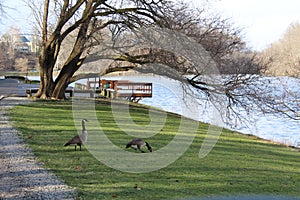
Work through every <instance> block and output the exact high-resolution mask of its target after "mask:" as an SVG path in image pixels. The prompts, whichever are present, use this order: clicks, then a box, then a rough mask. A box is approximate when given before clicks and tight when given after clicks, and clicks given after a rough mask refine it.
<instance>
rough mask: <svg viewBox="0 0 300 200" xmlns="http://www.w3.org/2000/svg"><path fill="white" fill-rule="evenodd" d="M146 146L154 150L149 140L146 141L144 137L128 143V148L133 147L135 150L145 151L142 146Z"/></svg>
mask: <svg viewBox="0 0 300 200" xmlns="http://www.w3.org/2000/svg"><path fill="white" fill-rule="evenodd" d="M144 146H146V147H147V148H148V150H149V151H150V152H152V148H151V146H150V145H149V144H148V142H145V141H144V140H142V139H133V140H131V141H130V142H128V143H127V145H126V148H129V147H131V148H134V149H135V150H138V149H139V150H140V151H141V152H143V153H144V151H143V150H142V148H143V147H144Z"/></svg>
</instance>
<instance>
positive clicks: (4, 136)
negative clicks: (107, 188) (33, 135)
mask: <svg viewBox="0 0 300 200" xmlns="http://www.w3.org/2000/svg"><path fill="white" fill-rule="evenodd" d="M27 102H29V100H28V99H26V98H17V97H8V98H4V99H2V100H0V107H1V110H0V120H1V121H0V147H1V148H0V163H1V165H0V180H1V181H0V200H2V199H3V200H4V199H14V200H15V199H43V200H44V199H73V198H74V196H76V192H75V190H73V189H71V188H69V187H68V186H66V185H65V184H64V183H63V182H62V181H60V180H59V179H58V178H57V177H56V176H55V175H54V174H53V173H51V172H50V171H48V170H46V169H45V168H43V166H42V164H41V163H38V162H37V161H36V160H35V158H34V156H33V154H32V152H31V150H30V149H29V148H28V147H27V146H26V144H25V143H24V141H23V140H22V138H21V137H20V136H19V135H20V133H19V132H18V131H17V130H15V129H14V128H13V127H12V125H11V122H9V120H8V115H7V113H8V110H9V109H10V108H12V106H14V105H17V104H20V103H27Z"/></svg>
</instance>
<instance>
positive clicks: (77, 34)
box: [29, 0, 299, 119]
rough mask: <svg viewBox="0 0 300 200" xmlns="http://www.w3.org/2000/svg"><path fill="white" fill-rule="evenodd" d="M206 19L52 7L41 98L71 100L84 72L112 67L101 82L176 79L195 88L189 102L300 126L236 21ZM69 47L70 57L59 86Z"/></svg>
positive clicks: (173, 10) (164, 4) (128, 7)
mask: <svg viewBox="0 0 300 200" xmlns="http://www.w3.org/2000/svg"><path fill="white" fill-rule="evenodd" d="M29 4H30V5H31V7H32V8H39V7H40V6H38V5H37V4H34V2H32V1H30V2H29ZM35 10H36V11H38V9H35ZM51 11H52V12H51ZM50 12H51V15H50ZM202 12H203V11H202V10H195V9H191V8H190V7H189V6H188V5H186V4H182V3H176V2H175V3H174V2H170V1H165V0H157V1H148V0H125V1H121V2H119V1H116V0H110V1H107V0H102V1H96V0H79V1H76V2H73V3H71V2H69V1H68V0H64V1H53V2H52V1H50V0H45V1H44V4H43V11H42V12H36V13H35V16H36V18H37V19H38V20H39V19H40V20H41V21H40V23H39V25H40V27H41V30H42V33H41V35H42V47H41V53H40V76H41V84H40V89H39V92H38V93H37V97H39V98H56V99H57V98H58V99H61V98H64V97H65V89H66V87H67V86H68V84H69V83H71V82H73V81H76V80H78V79H80V78H83V77H86V75H78V74H75V73H76V72H77V71H78V69H79V68H80V67H82V66H83V64H87V63H89V62H92V61H97V60H99V59H104V60H110V61H111V62H108V64H106V63H105V66H104V68H103V69H102V70H100V69H99V71H100V75H104V74H107V73H110V72H114V71H126V70H129V69H135V70H137V71H141V72H153V73H158V74H161V75H164V76H168V77H170V78H173V79H177V80H179V81H182V82H183V83H184V84H183V86H184V87H185V86H192V88H194V89H190V87H185V88H186V91H187V93H188V94H189V95H192V96H193V97H196V98H199V97H201V98H203V99H205V100H207V101H210V102H213V104H215V105H216V107H218V108H225V110H226V111H221V110H220V111H221V112H222V113H223V114H224V116H227V117H230V116H233V114H235V115H236V116H240V115H239V114H240V113H241V109H243V110H244V111H246V112H248V111H251V110H252V109H254V108H255V109H259V110H262V111H264V112H276V113H279V114H284V115H287V116H289V117H291V118H294V119H299V113H298V110H299V108H296V109H294V107H293V105H290V104H287V103H286V100H287V99H282V98H280V96H278V95H273V94H272V91H275V90H276V84H273V83H270V80H266V79H263V77H261V76H259V72H260V71H261V70H262V69H265V67H266V66H267V65H268V64H269V60H267V61H265V60H261V59H259V57H257V55H256V54H255V53H252V52H249V51H248V50H247V48H246V46H245V43H244V42H243V41H242V40H241V38H240V30H239V29H236V28H234V27H233V25H232V24H231V23H230V21H229V20H223V19H222V18H221V17H220V16H212V17H211V18H207V17H202V16H203V15H201V13H202ZM41 14H42V15H41ZM50 16H51V17H50ZM153 27H154V28H153ZM107 38H109V40H108V41H107ZM170 38H171V40H170ZM67 39H68V40H67ZM66 41H70V42H69V43H70V44H71V46H69V47H70V48H69V53H68V54H65V60H64V61H63V63H62V65H61V71H60V73H59V75H58V77H57V78H56V79H55V80H54V79H53V70H54V67H55V65H56V63H57V59H58V57H59V55H60V54H61V47H62V44H63V43H64V42H66ZM71 41H72V42H71ZM168 41H171V42H169V43H168ZM144 42H146V43H145V44H146V45H144V46H143V43H144ZM191 44H192V45H191ZM167 47H168V48H167ZM178 47H179V48H178ZM176 49H179V51H178V50H176ZM60 62H61V61H60ZM151 63H154V64H153V65H151ZM149 64H150V65H149ZM164 66H168V67H167V68H165V67H164ZM158 69H159V70H158ZM220 72H221V73H220ZM222 73H223V74H222ZM224 73H226V74H224ZM217 74H219V79H220V80H219V81H216V77H218V76H216V75H217ZM195 91H196V92H195ZM224 118H225V117H224Z"/></svg>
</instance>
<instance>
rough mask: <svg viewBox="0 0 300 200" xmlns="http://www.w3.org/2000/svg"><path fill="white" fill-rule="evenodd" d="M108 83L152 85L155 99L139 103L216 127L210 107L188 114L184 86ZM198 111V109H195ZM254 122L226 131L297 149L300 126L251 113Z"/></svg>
mask: <svg viewBox="0 0 300 200" xmlns="http://www.w3.org/2000/svg"><path fill="white" fill-rule="evenodd" d="M103 78H104V79H122V80H131V81H136V82H152V83H153V96H152V98H144V99H142V100H141V101H140V102H139V103H141V104H145V105H150V106H154V107H158V108H160V109H163V110H165V111H169V112H174V113H178V114H182V115H186V116H187V117H190V118H194V119H196V120H199V121H201V122H206V123H211V124H214V121H213V119H214V118H213V117H212V116H210V115H209V113H210V112H209V111H208V112H205V109H208V110H209V108H208V107H207V106H206V105H198V106H197V109H199V110H198V112H195V111H194V110H192V111H187V109H186V108H185V107H186V106H188V105H189V104H188V103H187V104H186V101H187V99H186V98H185V94H184V92H183V90H182V87H181V86H180V84H179V83H178V82H176V81H174V80H171V79H167V78H164V77H161V76H142V77H141V76H126V77H103ZM193 109H194V108H193ZM251 116H252V117H253V119H252V121H254V122H255V123H247V125H245V124H241V123H239V124H234V125H233V124H232V126H228V125H226V126H225V127H226V128H229V129H232V130H237V131H239V132H241V133H245V134H252V135H255V136H258V137H261V138H264V139H267V140H272V141H275V142H280V143H284V144H286V145H292V146H297V145H299V143H300V122H299V121H295V120H291V119H288V118H281V117H278V116H275V115H271V114H268V115H263V114H262V113H257V112H256V113H251Z"/></svg>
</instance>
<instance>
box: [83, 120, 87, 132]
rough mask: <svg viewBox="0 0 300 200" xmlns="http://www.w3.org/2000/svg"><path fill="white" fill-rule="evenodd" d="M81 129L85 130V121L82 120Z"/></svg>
mask: <svg viewBox="0 0 300 200" xmlns="http://www.w3.org/2000/svg"><path fill="white" fill-rule="evenodd" d="M82 130H83V131H85V130H86V129H85V122H84V120H82Z"/></svg>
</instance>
